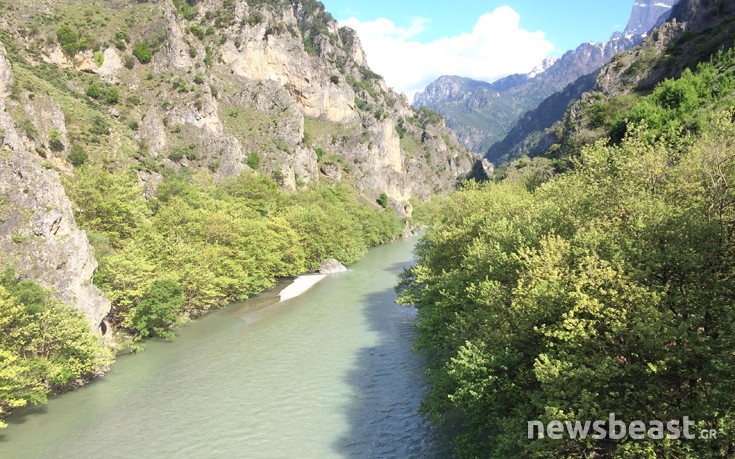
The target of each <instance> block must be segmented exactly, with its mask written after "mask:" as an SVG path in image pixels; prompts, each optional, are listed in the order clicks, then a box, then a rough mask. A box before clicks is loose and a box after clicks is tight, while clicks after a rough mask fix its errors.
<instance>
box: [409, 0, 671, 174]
mask: <svg viewBox="0 0 735 459" xmlns="http://www.w3.org/2000/svg"><path fill="white" fill-rule="evenodd" d="M676 1H677V0H662V1H661V2H657V3H656V4H652V3H651V4H649V3H647V4H646V5H647V6H640V7H636V8H634V15H635V17H636V18H638V19H635V21H634V22H633V23H634V24H639V26H640V27H645V25H649V27H648V28H647V29H646V31H648V30H650V29H651V28H652V27H653V26H654V25H655V24H656V23H657V21H658V20H659V18H660V14H659V15H657V16H656V17H655V19H651V20H650V22H649V23H647V24H644V23H643V22H641V21H643V20H644V18H646V17H648V16H655V15H656V12H657V11H659V10H660V9H661V8H662V7H661V6H659V5H672V4H674V3H676ZM639 4H640V5H642V4H643V3H642V2H638V3H637V5H639ZM649 11H653V12H652V13H650V14H649V15H648V16H647V15H646V14H644V13H645V12H649ZM631 19H633V18H631ZM641 40H642V35H641V34H621V33H616V34H614V35H613V36H612V37H611V39H610V40H608V41H607V42H604V43H592V42H588V43H583V44H582V45H580V46H579V47H577V48H576V49H575V50H572V51H568V52H567V53H565V54H564V55H563V56H562V57H561V58H560V59H558V60H556V61H552V62H548V63H547V65H548V64H551V65H548V68H546V69H545V71H543V72H538V71H532V72H531V73H529V74H527V75H511V76H509V77H506V78H503V79H501V80H498V81H496V82H494V83H490V84H489V86H488V84H483V83H482V82H474V81H469V82H468V81H465V82H464V83H463V84H462V85H461V86H459V85H455V87H454V88H455V89H456V90H454V91H448V90H447V84H446V83H447V78H448V77H440V78H439V79H438V80H437V81H435V82H433V83H431V84H430V85H429V86H428V87H427V89H426V90H425V91H424V92H422V93H419V94H417V95H416V98H415V100H414V106H416V107H421V106H427V107H430V108H432V109H433V110H436V111H437V112H439V113H441V114H442V115H443V116H444V118H445V119H446V122H447V125H448V126H449V127H451V128H452V129H454V130H455V132H456V133H457V136H458V138H459V140H460V142H461V143H462V144H463V145H465V146H466V147H467V148H469V149H471V150H473V151H477V152H483V153H485V152H487V150H488V149H489V148H490V147H491V146H492V145H493V144H495V143H497V142H499V141H501V140H502V139H503V138H504V137H505V136H506V135H507V134H508V132H509V131H510V130H511V129H512V128H513V126H514V125H515V124H516V123H517V122H518V120H519V119H520V118H521V117H522V116H523V114H525V113H526V112H527V111H529V110H531V109H533V108H535V107H537V106H538V105H539V104H540V103H541V102H542V101H543V100H544V99H546V98H547V97H549V96H550V95H552V94H554V93H556V92H558V91H561V90H563V89H564V88H565V87H566V86H567V85H569V84H571V83H574V82H575V81H576V80H577V79H578V78H580V77H581V76H584V75H587V74H590V73H592V72H594V71H596V70H597V69H599V68H600V67H602V66H603V65H604V64H606V63H608V62H609V61H610V59H612V57H613V56H614V55H616V54H618V53H620V52H621V51H624V50H626V49H630V48H632V47H634V46H636V45H637V44H639V43H640V42H641ZM449 78H450V79H453V80H454V81H456V77H449ZM450 81H452V80H450ZM462 88H464V90H462ZM499 156H502V154H500V155H492V157H499ZM489 158H491V157H489ZM491 160H493V159H491Z"/></svg>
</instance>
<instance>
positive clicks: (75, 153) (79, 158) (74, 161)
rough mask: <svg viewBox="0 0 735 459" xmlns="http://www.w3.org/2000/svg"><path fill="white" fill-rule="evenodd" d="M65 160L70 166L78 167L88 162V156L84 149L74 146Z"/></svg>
mask: <svg viewBox="0 0 735 459" xmlns="http://www.w3.org/2000/svg"><path fill="white" fill-rule="evenodd" d="M67 159H68V160H69V162H70V163H71V165H72V166H74V167H80V166H82V165H84V164H86V163H87V161H89V155H88V154H87V151H86V150H85V149H84V147H82V146H81V145H77V144H74V145H72V147H71V151H70V152H69V157H68V158H67Z"/></svg>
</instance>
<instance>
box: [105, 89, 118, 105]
mask: <svg viewBox="0 0 735 459" xmlns="http://www.w3.org/2000/svg"><path fill="white" fill-rule="evenodd" d="M105 99H107V103H108V104H116V103H117V102H118V101H119V100H120V92H119V91H118V89H117V88H116V87H114V86H113V87H111V88H110V89H108V90H107V92H106V93H105Z"/></svg>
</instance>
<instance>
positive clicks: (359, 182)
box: [11, 0, 475, 211]
mask: <svg viewBox="0 0 735 459" xmlns="http://www.w3.org/2000/svg"><path fill="white" fill-rule="evenodd" d="M68 3H69V4H70V5H78V7H79V8H82V7H86V6H85V5H87V4H88V2H85V1H83V0H73V1H71V2H68ZM45 4H46V7H47V8H48V9H49V11H57V12H58V11H60V10H58V9H55V8H56V7H55V5H54V4H53V2H46V3H45ZM181 5H185V6H184V8H185V9H186V11H185V12H184V11H183V9H182V7H181ZM73 7H75V6H73ZM96 8H98V9H99V11H100V14H101V15H102V16H104V17H109V16H107V15H106V14H107V13H106V11H107V10H105V8H107V7H106V6H101V5H97V6H96ZM109 8H112V7H109ZM113 12H114V14H115V15H116V16H119V17H123V16H125V15H128V14H129V15H130V17H134V18H135V21H126V22H125V24H124V25H121V26H120V28H121V29H124V30H125V33H126V34H127V36H128V38H127V40H123V41H122V42H121V41H120V39H118V38H117V37H116V35H115V33H116V31H115V30H98V29H94V30H91V31H90V32H91V33H93V34H97V35H98V36H99V45H100V47H99V51H97V52H96V53H94V52H92V51H91V50H80V51H78V52H76V53H74V54H72V55H70V54H69V53H68V52H66V53H65V52H64V51H63V50H62V48H61V47H60V45H59V44H58V43H57V41H58V40H57V37H55V34H56V32H55V30H54V29H53V28H50V29H49V30H48V31H46V35H45V39H44V40H43V44H41V43H40V41H39V44H40V48H41V49H42V52H41V56H40V58H41V60H42V61H44V62H47V63H49V64H52V65H55V66H57V67H59V68H62V69H67V70H68V71H72V72H78V74H80V75H83V74H91V75H96V76H97V77H98V78H99V80H100V84H101V85H102V86H109V87H112V86H114V87H117V88H119V90H120V93H121V94H122V95H126V96H129V95H135V98H136V103H135V104H128V103H125V104H120V105H118V106H117V107H115V108H114V110H115V111H116V112H115V113H114V114H113V113H112V109H111V110H110V113H103V115H104V118H105V119H106V120H108V121H109V122H110V123H111V124H112V125H119V127H120V129H119V130H118V132H117V133H118V134H119V137H118V138H117V139H115V147H116V148H117V149H118V150H128V151H129V150H131V149H138V150H139V151H138V152H137V153H136V154H133V155H130V154H128V156H131V157H130V158H124V157H123V158H119V159H118V158H116V160H115V161H116V163H117V164H118V165H122V166H124V165H126V164H125V163H126V162H128V163H130V164H127V165H128V166H131V165H132V167H135V168H136V169H138V170H139V176H140V179H141V181H142V182H144V184H145V185H146V187H145V188H146V190H147V193H151V192H152V191H153V190H154V189H155V186H156V184H157V183H159V182H160V178H161V176H160V170H161V169H163V168H169V169H171V168H173V169H177V168H187V169H199V170H206V171H209V172H211V173H212V174H214V175H215V176H216V177H218V178H225V177H230V176H233V175H236V174H238V173H240V172H241V171H243V170H246V169H248V168H250V167H253V162H252V161H249V158H252V157H253V156H254V155H255V156H257V158H258V161H257V164H258V165H257V169H258V171H259V172H261V173H264V174H268V175H270V176H271V177H273V178H275V179H276V180H277V181H278V182H279V183H281V184H282V186H283V187H284V188H286V189H290V190H293V189H296V188H299V187H302V186H305V185H307V184H308V183H310V182H313V181H318V180H326V181H341V180H348V181H350V182H351V183H354V185H355V187H356V188H357V189H358V190H360V191H361V192H362V193H364V194H365V195H366V196H368V197H371V198H377V197H378V196H379V195H380V194H381V193H386V194H387V195H388V196H389V197H390V198H391V200H392V203H393V204H394V206H395V207H396V208H397V209H398V210H399V211H402V210H403V209H404V206H405V204H406V203H407V201H408V200H409V199H410V198H411V197H414V196H416V197H420V198H426V197H428V196H429V195H431V194H433V193H436V192H443V191H447V190H450V189H452V188H453V187H454V186H455V184H456V181H457V179H458V177H460V176H462V175H463V174H465V173H467V172H469V171H470V170H471V168H472V164H473V162H474V161H475V158H474V156H473V155H472V154H471V153H470V152H469V151H467V150H466V149H465V148H463V147H462V146H460V145H459V144H458V142H457V140H456V137H455V136H454V134H453V133H452V132H451V131H450V130H449V129H448V128H446V126H445V125H444V124H443V122H442V121H440V120H432V122H431V123H428V124H427V123H426V122H423V123H419V122H418V115H417V113H416V112H414V110H413V109H412V108H411V107H410V105H409V104H408V101H407V100H405V98H404V97H402V96H399V95H398V94H396V93H394V92H392V91H391V90H390V89H388V87H387V85H386V84H385V82H384V81H383V79H382V78H381V77H380V76H379V75H376V74H375V73H373V72H372V71H370V69H369V68H368V67H367V63H366V59H365V55H364V53H363V50H362V48H361V45H360V41H359V39H358V37H357V35H356V33H355V32H354V31H352V30H350V29H347V28H340V27H339V26H338V25H337V23H336V21H334V19H333V18H332V17H331V15H329V13H327V12H326V11H325V10H324V7H323V5H321V3H319V2H316V1H314V0H288V1H287V0H271V1H267V2H246V1H244V0H201V1H197V2H184V1H183V0H182V1H181V2H173V1H171V0H164V1H160V2H150V3H148V2H121V3H120V4H119V5H117V6H116V7H115V9H114V10H113V9H110V14H112V13H113ZM11 28H12V26H11ZM80 34H81V31H80ZM95 38H97V37H95ZM19 42H21V43H22V41H21V40H19ZM113 42H114V43H117V45H116V46H115V45H113ZM139 43H148V44H151V47H152V48H154V49H153V51H154V52H153V56H152V61H151V62H150V63H147V64H143V63H141V62H139V61H138V60H137V59H134V58H133V56H132V55H131V51H132V50H133V48H134V46H135V44H139ZM34 46H35V43H33V42H31V43H29V44H28V46H27V47H24V48H23V47H22V48H21V49H20V51H21V53H23V52H25V53H27V54H28V55H29V60H30V58H32V57H34V56H33V53H34V52H35V51H34V50H33V49H32V48H33V47H34ZM82 84H83V83H82ZM76 90H77V91H78V92H79V93H82V94H80V95H81V96H84V94H83V92H84V87H83V86H80V87H77V88H76ZM111 114H112V115H113V116H110V115H111ZM115 115H118V116H115ZM33 121H34V122H35V119H34V120H33ZM131 122H134V124H135V126H136V129H128V127H129V126H130V125H131V124H132V123H131ZM399 126H401V127H399ZM38 127H39V129H38V131H39V132H41V133H45V132H47V131H48V129H47V128H46V127H44V126H38ZM64 135H66V133H65V134H64ZM71 135H72V137H75V136H74V133H72V134H71ZM76 137H81V136H76ZM90 148H91V149H92V150H95V149H96V148H97V147H96V146H95V145H91V146H90ZM182 150H186V152H187V154H186V155H180V154H179V155H172V154H171V152H172V151H182ZM92 153H95V152H94V151H93V152H92ZM59 156H61V157H63V156H64V155H59ZM91 156H92V161H99V162H104V163H108V162H109V161H110V159H109V153H108V152H104V151H102V150H101V149H100V151H99V153H97V154H92V155H91ZM172 157H173V158H174V159H171V158H172ZM136 162H142V163H144V164H145V166H142V167H141V166H140V165H139V164H138V165H136V164H135V163H136ZM63 166H64V165H63V164H60V165H59V167H63ZM335 170H337V171H338V172H339V173H334V171H335ZM325 171H332V172H331V173H325Z"/></svg>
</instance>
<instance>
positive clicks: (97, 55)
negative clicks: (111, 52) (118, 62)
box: [93, 50, 105, 67]
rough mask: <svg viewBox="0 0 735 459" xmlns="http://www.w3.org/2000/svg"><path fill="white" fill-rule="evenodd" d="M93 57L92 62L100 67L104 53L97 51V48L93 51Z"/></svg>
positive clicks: (103, 59) (103, 61) (102, 63)
mask: <svg viewBox="0 0 735 459" xmlns="http://www.w3.org/2000/svg"><path fill="white" fill-rule="evenodd" d="M93 57H94V64H95V65H96V66H97V67H102V65H104V63H105V55H104V53H103V52H102V51H99V50H97V51H95V52H94V56H93Z"/></svg>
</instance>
